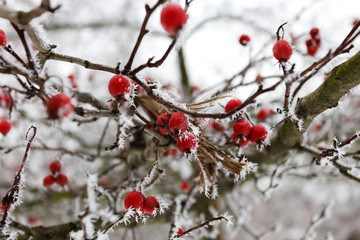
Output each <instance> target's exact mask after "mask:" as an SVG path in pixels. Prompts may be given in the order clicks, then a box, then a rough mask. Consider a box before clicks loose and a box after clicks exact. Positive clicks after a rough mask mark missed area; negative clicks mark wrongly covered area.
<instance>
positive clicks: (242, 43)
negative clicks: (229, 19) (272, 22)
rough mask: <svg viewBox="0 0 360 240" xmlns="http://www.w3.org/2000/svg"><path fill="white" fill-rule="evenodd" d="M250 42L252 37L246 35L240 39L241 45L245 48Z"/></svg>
mask: <svg viewBox="0 0 360 240" xmlns="http://www.w3.org/2000/svg"><path fill="white" fill-rule="evenodd" d="M249 42H250V37H249V36H248V35H246V34H243V35H241V36H240V38H239V43H240V44H241V45H243V46H246V45H247V44H248V43H249Z"/></svg>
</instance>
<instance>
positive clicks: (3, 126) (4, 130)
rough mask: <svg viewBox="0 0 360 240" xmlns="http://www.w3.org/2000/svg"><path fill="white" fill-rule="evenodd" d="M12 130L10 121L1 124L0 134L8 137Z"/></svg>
mask: <svg viewBox="0 0 360 240" xmlns="http://www.w3.org/2000/svg"><path fill="white" fill-rule="evenodd" d="M10 129H11V124H10V123H9V122H8V121H1V122H0V133H1V134H2V135H6V134H7V133H8V132H9V131H10Z"/></svg>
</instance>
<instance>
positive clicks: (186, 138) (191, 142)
mask: <svg viewBox="0 0 360 240" xmlns="http://www.w3.org/2000/svg"><path fill="white" fill-rule="evenodd" d="M196 142H197V141H196V137H194V135H192V134H191V133H188V132H187V133H184V134H183V135H181V136H180V137H179V138H178V139H177V140H176V146H177V148H178V150H179V151H180V152H182V153H190V152H191V150H193V149H195V148H196Z"/></svg>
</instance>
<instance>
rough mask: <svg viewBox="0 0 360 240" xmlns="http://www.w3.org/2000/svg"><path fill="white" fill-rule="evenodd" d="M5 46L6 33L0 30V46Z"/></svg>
mask: <svg viewBox="0 0 360 240" xmlns="http://www.w3.org/2000/svg"><path fill="white" fill-rule="evenodd" d="M6 44H7V36H6V33H5V32H4V31H3V30H1V29H0V46H2V47H5V46H6Z"/></svg>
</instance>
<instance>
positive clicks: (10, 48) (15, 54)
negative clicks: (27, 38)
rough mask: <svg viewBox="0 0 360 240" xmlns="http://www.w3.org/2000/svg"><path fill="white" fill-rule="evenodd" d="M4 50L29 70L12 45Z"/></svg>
mask: <svg viewBox="0 0 360 240" xmlns="http://www.w3.org/2000/svg"><path fill="white" fill-rule="evenodd" d="M4 49H5V51H7V52H8V53H10V54H11V55H12V56H13V57H14V58H15V59H16V60H18V61H19V63H21V64H22V65H23V66H24V67H25V68H27V66H26V64H25V62H24V61H23V60H22V59H21V57H19V55H18V54H17V53H16V52H15V51H14V49H13V48H12V47H11V45H10V44H9V45H7V46H5V47H4Z"/></svg>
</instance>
